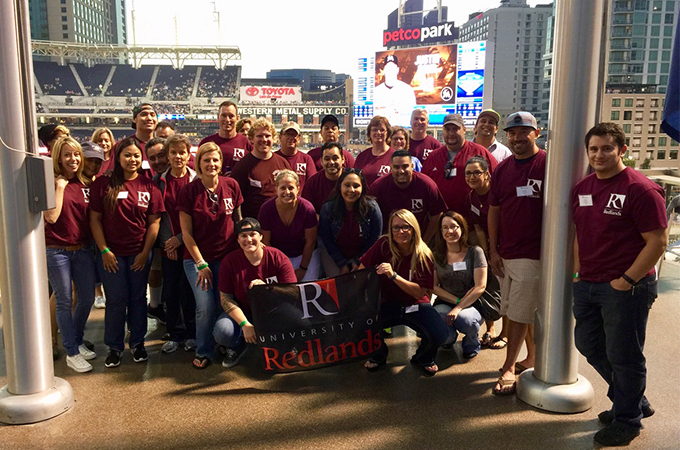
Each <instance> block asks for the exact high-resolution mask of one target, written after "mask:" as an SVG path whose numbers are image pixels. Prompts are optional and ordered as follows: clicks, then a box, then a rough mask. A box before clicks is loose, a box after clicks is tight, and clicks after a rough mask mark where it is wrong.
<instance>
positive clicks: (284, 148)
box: [276, 122, 316, 192]
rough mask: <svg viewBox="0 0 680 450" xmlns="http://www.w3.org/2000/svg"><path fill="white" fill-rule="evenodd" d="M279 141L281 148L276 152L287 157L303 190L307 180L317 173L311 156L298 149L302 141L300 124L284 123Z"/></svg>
mask: <svg viewBox="0 0 680 450" xmlns="http://www.w3.org/2000/svg"><path fill="white" fill-rule="evenodd" d="M279 142H281V150H279V151H278V152H276V153H277V154H279V155H281V156H283V157H284V158H286V160H287V161H288V164H290V167H291V169H292V170H293V172H295V173H296V174H297V176H298V178H299V179H300V186H299V187H300V192H302V188H303V187H304V186H305V181H307V180H308V179H309V178H311V176H312V175H314V174H315V173H316V166H315V165H314V160H313V159H312V157H311V156H309V155H308V154H307V153H302V152H301V151H299V150H298V149H297V146H298V144H299V143H300V126H299V125H298V124H297V123H295V122H286V123H284V124H283V128H281V131H280V133H279Z"/></svg>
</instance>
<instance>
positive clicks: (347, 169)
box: [342, 167, 361, 175]
mask: <svg viewBox="0 0 680 450" xmlns="http://www.w3.org/2000/svg"><path fill="white" fill-rule="evenodd" d="M342 173H355V174H357V175H359V174H360V173H361V169H355V168H354V167H345V168H344V169H342Z"/></svg>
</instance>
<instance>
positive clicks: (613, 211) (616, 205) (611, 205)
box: [603, 194, 626, 216]
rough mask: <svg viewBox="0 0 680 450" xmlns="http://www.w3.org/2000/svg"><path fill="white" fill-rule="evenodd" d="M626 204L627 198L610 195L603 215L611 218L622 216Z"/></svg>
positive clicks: (621, 195) (620, 195) (619, 195)
mask: <svg viewBox="0 0 680 450" xmlns="http://www.w3.org/2000/svg"><path fill="white" fill-rule="evenodd" d="M625 202H626V196H625V195H623V194H609V201H608V202H607V206H606V207H605V208H604V211H603V213H604V214H609V215H610V216H620V215H621V210H622V209H623V204H624V203H625Z"/></svg>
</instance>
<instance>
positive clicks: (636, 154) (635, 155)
mask: <svg viewBox="0 0 680 450" xmlns="http://www.w3.org/2000/svg"><path fill="white" fill-rule="evenodd" d="M630 154H631V156H632V157H633V159H636V160H638V161H639V160H640V150H633V151H632V152H630Z"/></svg>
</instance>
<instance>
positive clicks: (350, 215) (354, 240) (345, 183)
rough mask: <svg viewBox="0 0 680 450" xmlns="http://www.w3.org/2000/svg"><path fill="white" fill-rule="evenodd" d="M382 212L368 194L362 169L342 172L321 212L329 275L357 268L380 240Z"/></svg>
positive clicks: (321, 234)
mask: <svg viewBox="0 0 680 450" xmlns="http://www.w3.org/2000/svg"><path fill="white" fill-rule="evenodd" d="M381 232H382V214H381V212H380V208H379V207H378V203H376V201H375V200H374V199H373V197H371V196H369V195H368V186H367V185H366V178H365V177H364V174H363V173H362V172H361V169H349V168H346V169H344V170H343V171H342V174H341V175H340V178H338V182H337V184H336V186H335V190H334V191H333V194H331V198H330V199H329V200H328V201H327V202H325V203H324V204H323V206H322V207H321V212H320V214H319V234H320V236H321V241H322V242H323V246H324V250H323V251H322V261H323V266H324V270H325V272H326V276H327V277H335V276H337V275H340V274H344V273H348V272H351V271H353V270H357V269H358V268H359V266H360V265H361V262H360V261H359V258H361V256H362V255H363V254H364V253H366V251H367V250H368V249H369V248H370V247H371V246H372V245H373V244H374V243H375V242H376V241H377V240H378V238H379V237H380V233H381Z"/></svg>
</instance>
